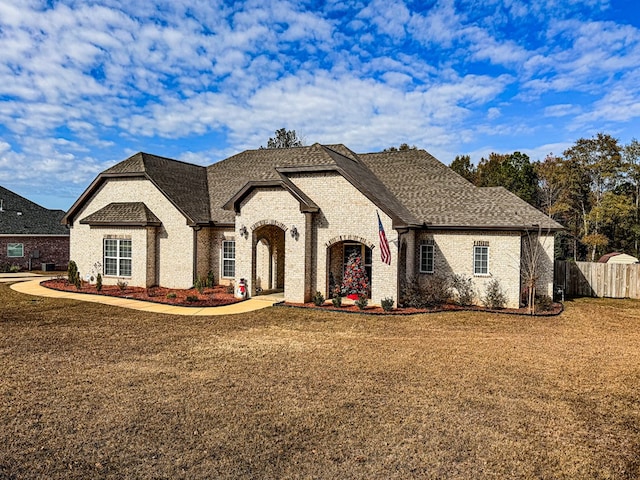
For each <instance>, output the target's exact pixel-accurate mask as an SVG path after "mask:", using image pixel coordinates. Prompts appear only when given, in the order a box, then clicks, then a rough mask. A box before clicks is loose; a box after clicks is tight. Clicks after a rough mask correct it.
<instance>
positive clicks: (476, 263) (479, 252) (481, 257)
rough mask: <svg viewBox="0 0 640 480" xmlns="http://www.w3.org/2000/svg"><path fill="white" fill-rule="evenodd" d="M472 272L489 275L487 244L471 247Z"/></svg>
mask: <svg viewBox="0 0 640 480" xmlns="http://www.w3.org/2000/svg"><path fill="white" fill-rule="evenodd" d="M473 274H474V275H489V246H488V245H475V246H474V247H473Z"/></svg>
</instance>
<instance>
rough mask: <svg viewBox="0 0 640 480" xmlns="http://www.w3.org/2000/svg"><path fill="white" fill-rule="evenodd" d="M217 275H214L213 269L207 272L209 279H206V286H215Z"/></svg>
mask: <svg viewBox="0 0 640 480" xmlns="http://www.w3.org/2000/svg"><path fill="white" fill-rule="evenodd" d="M215 284H216V283H215V277H214V275H213V270H209V271H208V272H207V281H206V286H207V288H213V286H214V285H215Z"/></svg>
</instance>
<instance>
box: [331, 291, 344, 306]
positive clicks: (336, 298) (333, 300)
mask: <svg viewBox="0 0 640 480" xmlns="http://www.w3.org/2000/svg"><path fill="white" fill-rule="evenodd" d="M331 303H333V306H334V307H336V308H340V307H342V295H340V294H339V293H338V294H336V295H335V296H334V297H331Z"/></svg>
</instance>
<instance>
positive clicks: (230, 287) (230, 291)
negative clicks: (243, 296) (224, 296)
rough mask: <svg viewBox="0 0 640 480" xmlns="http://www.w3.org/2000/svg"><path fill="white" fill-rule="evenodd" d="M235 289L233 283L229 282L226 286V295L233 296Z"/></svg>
mask: <svg viewBox="0 0 640 480" xmlns="http://www.w3.org/2000/svg"><path fill="white" fill-rule="evenodd" d="M235 290H236V287H235V285H234V284H233V282H231V283H230V284H229V285H227V293H228V294H230V295H233V294H234V293H235Z"/></svg>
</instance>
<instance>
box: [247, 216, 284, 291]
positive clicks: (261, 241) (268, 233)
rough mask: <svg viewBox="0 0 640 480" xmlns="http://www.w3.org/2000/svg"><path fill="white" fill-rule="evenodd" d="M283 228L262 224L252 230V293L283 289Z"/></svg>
mask: <svg viewBox="0 0 640 480" xmlns="http://www.w3.org/2000/svg"><path fill="white" fill-rule="evenodd" d="M284 252H285V248H284V230H283V229H282V228H281V227H279V226H277V225H262V226H260V227H258V228H256V229H255V230H254V232H253V262H252V265H253V281H252V282H251V284H252V285H253V288H254V289H255V291H254V295H260V294H263V293H273V292H281V291H284V280H285V271H284V265H285V263H284V260H285V255H284Z"/></svg>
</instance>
